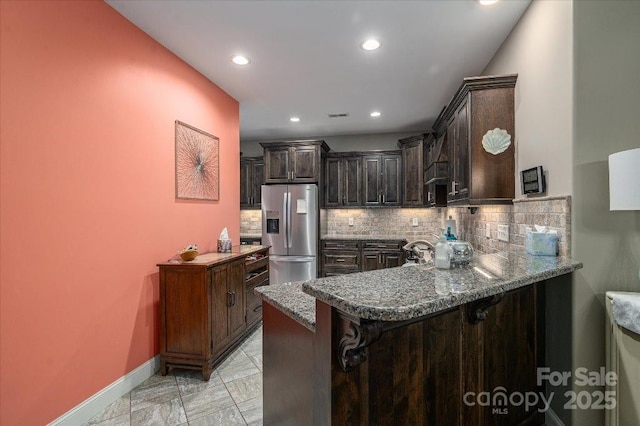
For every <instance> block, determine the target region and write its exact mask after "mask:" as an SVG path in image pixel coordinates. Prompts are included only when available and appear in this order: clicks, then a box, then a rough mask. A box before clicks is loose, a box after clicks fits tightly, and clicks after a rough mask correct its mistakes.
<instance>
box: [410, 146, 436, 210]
mask: <svg viewBox="0 0 640 426" xmlns="http://www.w3.org/2000/svg"><path fill="white" fill-rule="evenodd" d="M429 146H430V147H431V146H433V144H431V145H429ZM423 155H424V154H423V145H422V141H421V140H418V141H414V142H411V143H408V144H406V145H405V146H403V147H402V170H403V172H404V173H403V179H402V180H403V202H402V204H403V205H407V206H419V205H422V204H423V199H422V194H423V187H422V185H423V183H422V174H423Z"/></svg>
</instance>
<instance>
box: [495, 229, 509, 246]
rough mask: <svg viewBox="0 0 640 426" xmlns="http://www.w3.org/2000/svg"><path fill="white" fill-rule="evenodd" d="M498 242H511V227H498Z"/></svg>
mask: <svg viewBox="0 0 640 426" xmlns="http://www.w3.org/2000/svg"><path fill="white" fill-rule="evenodd" d="M498 240H500V241H505V242H507V243H508V242H509V225H498Z"/></svg>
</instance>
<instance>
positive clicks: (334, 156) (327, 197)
mask: <svg viewBox="0 0 640 426" xmlns="http://www.w3.org/2000/svg"><path fill="white" fill-rule="evenodd" d="M324 206H325V207H358V206H362V155H360V154H358V153H329V154H327V157H326V158H325V174H324Z"/></svg>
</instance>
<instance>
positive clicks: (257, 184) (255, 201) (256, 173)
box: [251, 161, 264, 209]
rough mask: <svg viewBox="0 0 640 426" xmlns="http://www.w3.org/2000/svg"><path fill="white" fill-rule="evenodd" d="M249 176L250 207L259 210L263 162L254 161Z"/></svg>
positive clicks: (262, 181)
mask: <svg viewBox="0 0 640 426" xmlns="http://www.w3.org/2000/svg"><path fill="white" fill-rule="evenodd" d="M252 169H253V173H252V176H251V184H252V190H251V206H252V207H253V208H257V209H259V208H260V206H261V201H260V200H261V197H262V184H263V183H264V161H254V162H253V164H252Z"/></svg>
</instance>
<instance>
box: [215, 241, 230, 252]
mask: <svg viewBox="0 0 640 426" xmlns="http://www.w3.org/2000/svg"><path fill="white" fill-rule="evenodd" d="M218 253H231V240H218Z"/></svg>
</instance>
